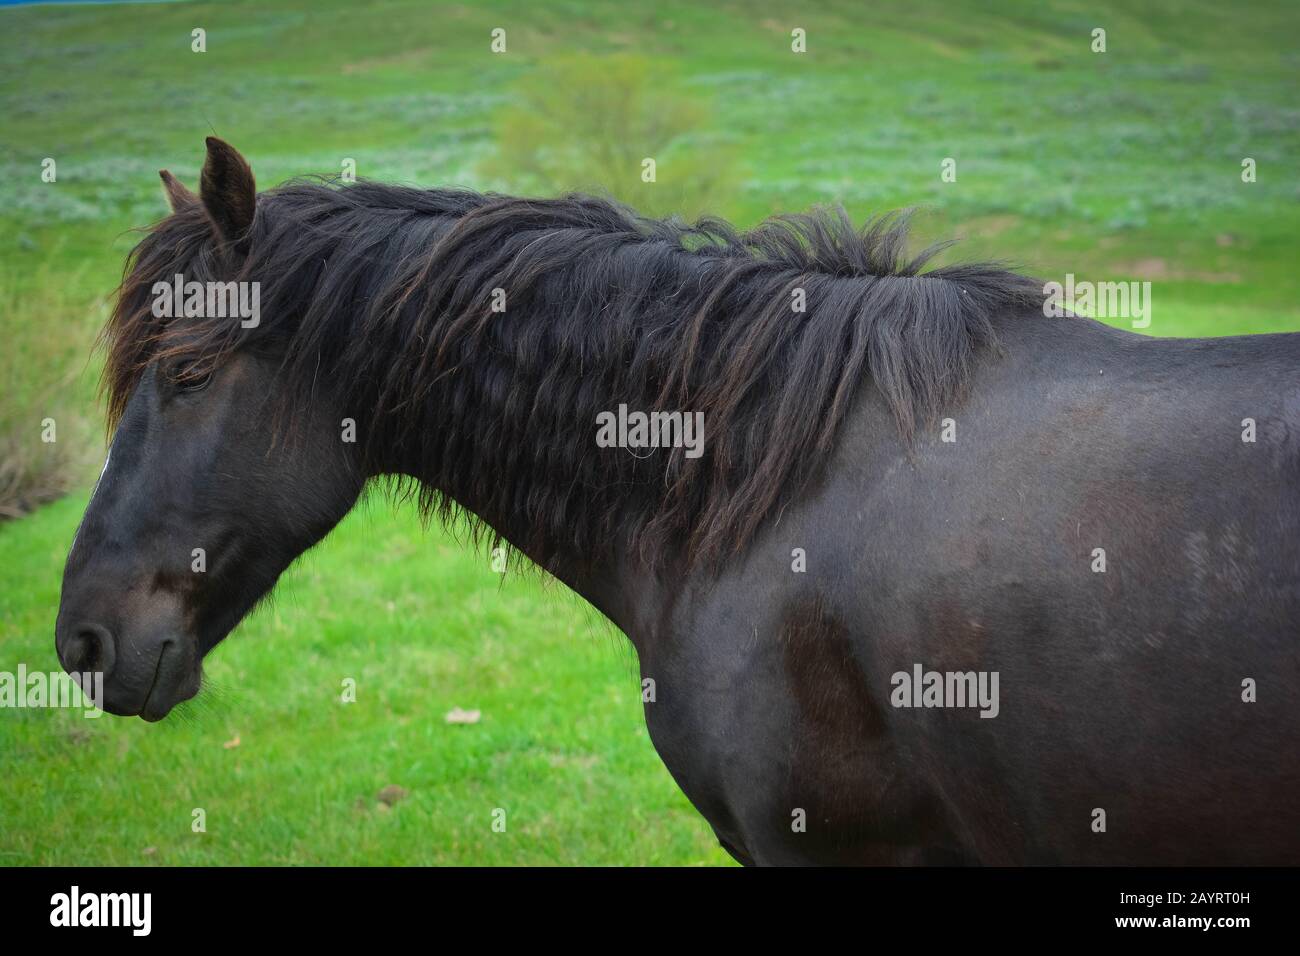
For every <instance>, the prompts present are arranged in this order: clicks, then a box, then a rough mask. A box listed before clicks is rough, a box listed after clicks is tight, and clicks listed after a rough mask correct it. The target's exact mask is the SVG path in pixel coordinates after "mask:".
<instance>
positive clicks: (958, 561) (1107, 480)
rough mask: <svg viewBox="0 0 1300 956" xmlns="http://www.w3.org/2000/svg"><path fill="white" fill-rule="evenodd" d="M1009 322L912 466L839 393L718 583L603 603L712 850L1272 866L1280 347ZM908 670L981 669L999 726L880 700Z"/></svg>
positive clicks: (1289, 634) (1291, 596) (1277, 793)
mask: <svg viewBox="0 0 1300 956" xmlns="http://www.w3.org/2000/svg"><path fill="white" fill-rule="evenodd" d="M1016 321H1017V322H1024V321H1026V320H1024V319H1017V320H1016ZM1029 321H1037V322H1038V325H1037V327H1036V328H1035V329H1034V331H1033V333H1031V334H1021V335H1015V336H1012V335H1010V334H1008V335H1007V336H1006V337H1005V339H1004V341H1006V342H1007V343H1008V344H1007V348H1006V354H1005V355H1004V356H1003V357H1002V358H1001V359H1000V360H999V361H997V362H990V363H989V364H988V365H987V366H985V367H984V368H983V369H982V370H981V371H980V372H979V373H977V376H976V381H975V384H974V387H973V388H972V390H971V397H970V399H969V400H968V401H967V403H966V404H965V405H964V406H963V407H962V409H961V411H960V412H959V413H956V422H957V426H956V441H955V442H952V443H943V442H941V441H940V440H939V438H938V431H937V430H936V431H935V433H934V436H933V437H931V438H925V439H922V440H921V441H920V442H918V444H917V447H915V448H914V449H911V450H909V449H908V448H907V447H905V446H904V444H903V443H902V442H901V441H900V439H899V438H898V435H897V430H896V428H895V427H894V424H893V422H892V419H891V418H890V415H889V413H888V410H887V409H886V408H884V406H883V403H881V402H880V401H879V400H878V399H877V398H875V397H874V396H872V395H871V394H870V393H869V391H866V390H864V396H863V400H862V401H861V402H860V403H859V406H858V407H857V409H856V410H855V412H854V414H853V416H852V417H851V419H850V421H849V423H848V424H847V426H846V429H845V433H844V436H843V439H842V441H841V443H840V446H839V448H838V450H837V451H836V454H835V460H834V462H833V464H832V465H831V467H830V468H829V469H828V474H831V475H833V476H835V477H834V478H832V479H831V480H829V481H827V482H826V483H825V484H824V485H823V486H822V487H821V488H819V489H818V490H817V491H816V492H814V493H813V494H811V495H809V496H808V497H807V498H806V499H804V500H801V501H800V502H798V503H797V504H795V505H793V506H791V507H790V508H789V509H787V510H786V511H785V512H784V513H783V515H782V516H781V518H780V520H779V521H778V522H775V523H774V524H773V525H771V526H770V527H768V528H767V529H765V530H764V531H763V532H762V533H761V534H760V535H759V537H758V538H757V539H756V541H755V543H754V545H753V547H752V548H751V549H750V550H749V551H748V552H747V554H746V555H745V557H744V558H743V559H741V560H739V561H738V562H737V563H736V564H735V565H734V566H733V567H731V568H730V569H729V570H728V571H727V572H726V573H725V574H724V575H723V576H722V577H721V579H720V580H719V581H718V582H717V583H716V584H714V585H709V584H706V583H704V582H702V581H697V582H694V583H693V584H692V583H690V582H688V583H687V585H686V586H685V587H683V586H681V585H679V584H678V583H676V582H675V581H667V582H664V583H662V584H658V585H655V586H653V587H646V586H638V585H635V584H633V585H630V586H631V587H632V588H633V589H634V591H635V593H634V596H633V598H632V599H631V600H629V601H628V602H627V604H628V605H629V606H636V607H643V608H647V609H650V610H649V613H647V614H644V615H641V616H639V617H635V618H634V619H633V620H632V621H631V622H630V623H629V624H628V625H627V626H626V630H627V632H628V634H629V636H630V637H631V639H632V641H633V643H634V644H635V645H636V647H637V649H638V652H639V654H640V657H641V666H642V673H643V675H644V676H645V677H648V678H652V679H654V681H655V685H654V686H655V691H656V699H655V701H654V702H651V703H647V704H646V707H645V711H646V720H647V723H648V725H649V728H650V730H651V735H652V738H653V740H654V743H655V746H656V747H657V748H658V749H659V752H660V754H661V755H662V756H663V758H664V761H665V763H666V764H667V766H668V767H669V769H670V770H671V771H672V772H673V775H674V777H675V778H676V779H677V781H678V783H679V784H680V785H681V787H682V789H683V790H684V791H685V792H686V794H687V795H688V796H689V797H690V798H691V799H692V801H693V802H694V803H695V805H696V807H697V808H698V809H699V810H700V812H701V813H702V814H703V815H704V816H705V817H707V818H708V819H709V820H710V822H711V823H712V824H713V826H714V828H715V830H716V831H717V833H718V835H719V839H720V840H721V841H722V842H723V845H724V846H727V847H728V848H729V849H730V850H731V851H732V852H733V853H734V854H735V855H736V856H737V858H738V859H741V860H745V861H754V862H760V863H792V862H823V863H847V862H855V863H922V862H934V863H955V862H971V863H976V862H977V863H990V864H1016V863H1019V864H1024V863H1109V864H1139V863H1141V864H1147V865H1151V864H1210V863H1219V864H1222V863H1283V862H1294V861H1295V860H1296V859H1297V857H1298V855H1300V842H1298V841H1300V804H1298V803H1297V801H1295V800H1294V799H1290V798H1286V797H1283V795H1294V794H1296V793H1297V792H1298V789H1300V774H1298V771H1297V760H1296V757H1297V754H1298V753H1300V694H1298V687H1300V684H1298V683H1297V673H1296V661H1297V653H1298V650H1300V649H1298V647H1297V621H1300V590H1298V589H1297V587H1296V584H1295V582H1296V581H1297V580H1300V499H1297V496H1296V493H1295V491H1296V476H1297V465H1298V464H1300V447H1298V446H1297V438H1296V436H1297V435H1300V430H1298V429H1300V418H1298V417H1297V414H1296V412H1297V405H1296V400H1297V399H1296V391H1295V384H1294V381H1295V369H1296V368H1297V367H1300V336H1295V335H1281V336H1258V337H1248V338H1238V339H1218V340H1204V341H1181V340H1156V339H1149V338H1144V337H1139V336H1135V335H1130V334H1126V333H1122V332H1116V331H1113V330H1110V329H1107V328H1105V327H1102V326H1099V325H1098V324H1096V323H1093V322H1091V321H1088V320H1081V319H1066V320H1047V319H1042V320H1029ZM1270 382H1271V383H1275V384H1276V385H1279V386H1281V385H1282V383H1288V384H1287V385H1285V386H1283V387H1278V388H1269V387H1266V386H1265V385H1264V383H1270ZM1246 417H1251V418H1255V419H1257V420H1258V421H1260V422H1264V421H1268V422H1269V423H1270V424H1269V425H1268V426H1267V427H1263V428H1262V429H1261V432H1260V436H1259V440H1258V441H1257V442H1256V443H1247V442H1243V441H1242V437H1241V432H1242V427H1241V420H1242V419H1243V418H1246ZM1008 422H1015V423H1016V426H1017V427H1015V428H1014V429H1013V428H1009V427H1008V426H1007V423H1008ZM799 547H804V548H806V549H807V552H808V556H807V561H808V569H807V571H806V573H792V571H791V552H792V550H793V549H795V548H799ZM1097 547H1101V548H1104V549H1105V552H1106V556H1107V565H1106V570H1105V571H1104V572H1096V571H1093V570H1092V566H1093V564H1094V558H1093V550H1094V548H1097ZM632 577H634V578H637V577H640V576H638V575H633V576H632ZM660 609H665V610H660ZM915 663H920V664H922V665H924V666H925V667H926V668H927V669H934V670H938V671H960V672H966V671H986V672H987V671H996V672H999V674H1000V689H1001V706H1000V710H999V713H998V715H997V717H996V718H994V719H982V718H980V716H979V714H978V712H977V711H976V710H973V709H947V708H934V709H901V708H895V707H893V706H891V704H890V693H891V690H892V686H893V685H892V684H891V675H893V674H894V673H898V672H909V671H910V670H911V669H912V667H913V665H914V664H915ZM1247 678H1251V679H1253V680H1255V681H1257V682H1258V684H1259V699H1258V700H1257V701H1256V702H1254V703H1244V702H1243V700H1242V693H1243V690H1242V682H1243V680H1245V679H1247ZM1097 809H1101V810H1104V811H1105V814H1106V817H1105V819H1106V824H1107V826H1106V830H1105V831H1104V832H1095V830H1094V827H1093V824H1094V822H1095V816H1094V812H1095V810H1097ZM799 810H802V811H804V813H805V814H806V828H804V829H802V830H801V829H797V828H796V827H795V816H794V815H795V814H796V811H799Z"/></svg>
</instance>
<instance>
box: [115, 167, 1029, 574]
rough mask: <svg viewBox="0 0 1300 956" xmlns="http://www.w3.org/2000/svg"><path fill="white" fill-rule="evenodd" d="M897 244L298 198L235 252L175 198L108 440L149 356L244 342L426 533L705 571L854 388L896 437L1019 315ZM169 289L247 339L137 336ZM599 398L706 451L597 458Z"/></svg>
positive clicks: (820, 457) (198, 332)
mask: <svg viewBox="0 0 1300 956" xmlns="http://www.w3.org/2000/svg"><path fill="white" fill-rule="evenodd" d="M906 247H907V219H906V216H905V215H896V214H891V215H886V216H883V217H880V218H877V219H874V220H872V221H870V222H868V223H867V224H866V225H865V226H864V227H863V228H862V229H856V228H854V226H853V224H852V222H851V221H850V220H849V219H848V217H847V215H846V214H845V213H844V211H843V210H842V209H838V208H834V209H820V210H817V211H814V212H811V213H809V214H804V215H791V216H780V217H776V218H773V219H770V220H768V221H766V222H764V223H762V224H761V225H759V226H758V227H757V228H755V229H753V230H750V231H747V232H740V231H737V230H736V229H735V228H733V227H732V226H731V225H729V224H728V223H726V222H724V221H722V220H720V219H712V218H707V219H703V220H701V221H699V222H697V223H695V224H693V225H688V224H685V223H682V222H680V221H678V220H654V219H647V218H642V217H639V216H637V215H636V214H634V213H633V212H631V211H630V210H628V209H626V208H625V207H623V206H620V205H618V204H616V203H614V202H611V201H608V200H605V199H599V198H593V197H589V196H580V195H571V196H566V197H563V198H558V199H522V198H514V197H509V196H500V195H492V194H481V193H477V192H472V191H468V190H454V189H416V188H410V187H404V186H394V185H385V184H380V183H373V182H365V181H362V182H357V183H352V184H339V183H329V182H325V181H316V180H295V181H292V182H290V183H287V184H285V185H283V186H281V187H279V188H276V189H274V190H271V191H268V192H265V193H262V194H260V195H259V196H258V202H257V209H256V214H255V217H254V221H253V225H252V228H251V230H250V233H249V241H248V253H247V256H246V257H245V258H243V259H242V261H239V262H235V261H232V260H229V259H227V258H226V256H227V255H228V252H227V251H226V250H225V249H223V248H222V247H221V246H219V245H218V244H217V243H216V242H215V240H214V238H213V234H212V230H211V226H210V224H209V223H208V222H207V220H206V218H205V216H204V214H203V213H202V211H201V209H199V208H198V207H197V205H195V206H193V207H191V208H188V209H182V210H180V211H179V212H177V213H175V214H173V215H171V216H169V217H168V218H166V219H164V220H163V221H161V222H160V223H158V224H156V225H155V226H154V227H153V228H152V229H151V230H150V231H148V232H147V233H146V234H145V236H144V238H143V239H142V241H141V242H140V243H139V245H138V246H137V247H136V248H135V250H134V251H133V252H132V254H131V256H130V257H129V259H128V261H127V265H126V270H125V273H124V279H123V282H122V285H121V287H120V288H119V290H118V297H117V302H116V307H115V309H114V311H113V314H112V316H111V318H110V319H109V322H108V325H107V326H106V328H105V330H104V336H103V338H104V343H105V344H106V348H107V361H106V365H105V372H104V390H105V391H106V393H107V396H108V419H109V426H110V428H111V427H114V426H115V424H116V422H117V421H118V420H120V418H121V416H122V413H123V411H124V409H125V406H126V403H127V401H128V399H129V397H130V395H131V394H132V392H133V391H134V389H135V387H136V384H137V383H138V382H139V380H140V378H141V376H142V375H143V373H144V371H145V370H146V368H147V367H148V366H149V365H150V363H152V362H154V361H157V360H163V361H172V360H174V359H180V358H184V359H185V360H186V362H187V367H188V368H189V369H190V370H191V372H187V373H186V374H191V373H192V374H202V369H204V368H206V367H210V366H217V365H219V364H220V363H221V361H222V360H223V359H224V358H226V357H227V356H229V355H230V354H231V353H232V352H234V351H236V350H239V349H256V350H261V351H262V352H264V353H265V354H268V355H272V356H277V357H278V358H279V360H280V363H281V370H280V376H281V382H282V383H283V384H284V385H285V386H287V387H286V388H284V389H283V394H284V395H285V397H286V401H287V402H288V404H290V405H293V406H296V407H298V408H302V407H306V406H305V404H304V403H308V402H311V401H312V400H313V396H314V395H317V394H319V393H320V391H321V390H322V389H325V388H332V389H335V390H336V391H337V392H338V394H339V396H340V398H341V405H342V407H344V408H346V409H349V410H355V414H352V417H354V418H355V419H356V421H357V426H358V430H359V434H358V445H359V447H360V448H361V450H362V453H363V456H364V459H365V462H366V467H367V468H369V469H371V470H372V471H373V472H377V473H385V474H390V475H391V474H398V473H402V474H405V475H407V476H413V477H414V479H415V480H416V482H417V485H416V486H414V490H416V492H417V494H418V498H419V501H420V504H421V507H422V511H423V512H424V513H425V514H436V515H438V516H439V517H441V518H444V519H446V518H450V517H451V516H452V515H454V514H456V513H459V512H460V511H461V510H462V509H461V508H459V507H458V505H457V503H458V502H459V503H461V504H463V505H464V510H465V511H466V512H467V513H468V517H469V519H470V523H471V528H472V529H473V531H474V533H475V536H476V537H477V536H479V535H485V536H491V537H494V538H495V532H493V531H491V530H490V528H496V529H509V530H510V531H512V532H513V534H511V537H512V538H513V539H514V541H515V543H516V544H518V545H519V546H520V547H521V548H522V549H523V550H525V551H526V552H527V553H529V554H531V555H532V556H533V557H534V558H537V559H538V560H539V563H542V564H543V565H544V566H546V565H548V564H549V563H550V562H551V561H552V559H554V558H557V557H560V556H563V557H564V558H566V559H567V560H574V559H578V560H582V561H591V562H595V561H599V560H602V559H605V558H607V557H609V556H610V554H611V549H612V548H613V547H614V544H615V542H622V543H623V544H624V545H627V546H631V547H633V548H635V549H637V551H638V552H639V553H640V554H641V555H642V556H643V557H644V558H646V559H648V560H651V562H652V563H654V561H655V560H656V559H666V556H667V555H678V556H680V558H681V559H682V560H684V561H685V562H686V563H687V564H688V565H691V564H697V563H698V564H703V565H712V566H715V567H716V566H718V565H719V564H720V563H721V562H722V561H724V560H725V559H726V558H727V557H729V556H731V555H734V554H737V553H739V552H740V551H742V550H743V549H744V547H745V546H746V545H747V544H748V543H749V541H750V540H751V539H752V537H753V535H754V534H755V532H756V531H757V529H758V528H759V526H760V525H761V524H762V523H763V522H764V521H765V520H767V519H769V518H770V517H772V516H773V515H775V514H776V513H777V512H778V510H779V508H780V507H781V506H782V505H784V504H785V503H787V502H788V501H789V500H791V498H792V497H793V496H794V495H796V494H797V493H798V492H799V491H800V490H801V489H803V488H805V487H806V486H807V485H808V483H809V482H810V481H811V480H812V479H813V478H814V477H815V476H816V474H817V473H818V471H819V468H820V466H821V465H822V464H823V463H824V462H825V461H826V459H827V458H828V457H829V454H830V452H831V450H832V448H833V447H834V443H835V439H836V434H837V430H838V428H839V426H840V424H841V422H842V421H843V420H844V418H845V415H846V413H847V412H848V410H849V408H850V407H851V405H852V403H853V401H854V400H855V397H856V396H857V395H858V394H859V387H860V386H861V384H862V383H863V382H864V381H867V380H869V381H870V382H871V383H872V384H873V385H874V387H875V389H876V390H877V391H878V392H879V394H880V396H882V397H883V399H884V401H885V403H886V404H887V405H888V407H889V409H890V410H891V411H892V413H893V416H894V418H895V419H896V421H897V424H898V427H899V430H900V432H901V433H902V434H903V435H904V436H906V437H909V438H910V436H911V435H912V434H913V432H914V430H915V429H916V428H917V427H918V426H919V425H920V424H921V423H923V422H927V421H931V420H933V419H934V417H935V416H936V415H937V414H938V412H939V411H940V410H942V409H943V408H946V407H948V405H949V403H951V402H954V401H958V400H960V397H961V393H962V391H963V389H964V387H965V386H966V384H967V383H968V381H969V378H970V375H971V372H972V369H973V364H974V362H975V360H976V358H977V356H978V355H979V354H980V352H981V350H983V349H985V348H988V347H990V346H994V345H995V344H996V339H995V335H994V329H993V323H992V318H993V316H994V315H995V314H997V313H999V312H1004V311H1007V310H1012V309H1023V308H1025V307H1027V306H1029V305H1030V304H1035V305H1041V300H1042V293H1041V286H1039V285H1038V284H1037V283H1035V282H1032V281H1031V280H1029V279H1027V278H1025V277H1023V276H1021V275H1018V274H1016V273H1014V272H1011V271H1007V270H1004V269H1002V268H999V267H997V266H994V265H988V264H967V265H954V266H947V267H943V268H936V269H932V270H931V271H928V272H924V273H922V269H923V268H924V267H925V266H926V264H927V263H928V261H929V260H930V259H931V258H932V257H933V256H934V254H935V253H936V252H938V251H939V249H941V248H943V245H940V246H935V247H931V248H929V249H927V250H925V251H923V252H921V253H920V254H919V255H916V256H913V257H908V255H907V251H906ZM176 273H181V274H183V275H184V276H185V278H186V280H187V281H188V280H198V281H211V280H230V279H240V280H256V281H258V282H260V291H261V314H262V320H261V324H260V325H259V326H258V327H257V328H253V329H243V328H241V326H240V323H239V322H238V321H235V320H231V319H213V318H202V319H188V318H187V319H182V320H169V319H158V318H155V317H154V316H153V315H152V314H151V311H150V307H149V306H150V289H151V287H152V285H153V283H154V282H157V281H170V279H171V277H172V276H173V275H174V274H176ZM494 290H502V292H501V293H497V294H496V297H495V298H494ZM800 290H801V291H800ZM501 294H504V296H505V310H504V311H493V303H494V301H496V302H499V301H500V295H501ZM799 296H802V297H803V311H798V310H797V308H798V307H797V306H796V305H795V303H796V301H797V299H798V298H799ZM193 370H199V371H193ZM620 403H622V404H626V405H627V406H628V408H629V409H632V410H640V411H645V412H652V411H681V412H703V413H704V423H705V442H704V451H703V454H702V455H701V456H700V457H698V458H688V457H686V456H685V455H684V454H683V453H682V449H659V450H656V451H654V452H651V453H646V452H644V451H640V450H628V449H621V448H599V447H597V445H596V442H595V434H596V416H597V415H598V414H599V413H601V412H606V411H613V410H615V409H617V407H618V406H619V404H620ZM349 413H350V414H351V412H349ZM397 480H398V482H399V484H400V483H401V482H402V481H403V480H406V481H409V480H410V479H409V478H407V479H401V478H399V479H397Z"/></svg>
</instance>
